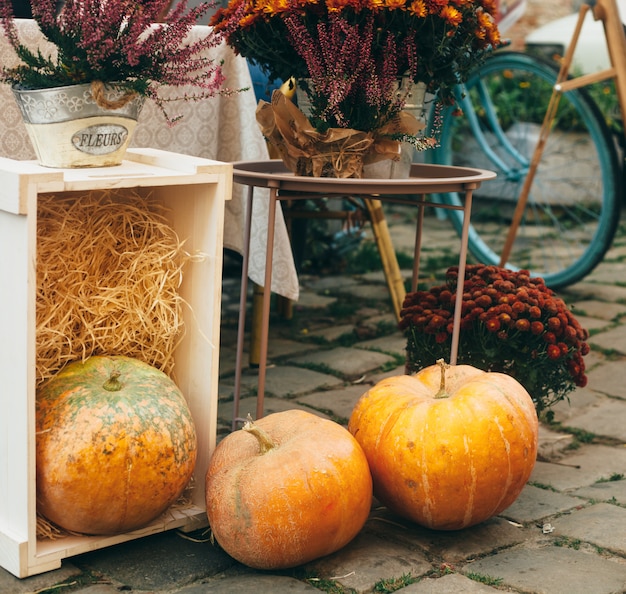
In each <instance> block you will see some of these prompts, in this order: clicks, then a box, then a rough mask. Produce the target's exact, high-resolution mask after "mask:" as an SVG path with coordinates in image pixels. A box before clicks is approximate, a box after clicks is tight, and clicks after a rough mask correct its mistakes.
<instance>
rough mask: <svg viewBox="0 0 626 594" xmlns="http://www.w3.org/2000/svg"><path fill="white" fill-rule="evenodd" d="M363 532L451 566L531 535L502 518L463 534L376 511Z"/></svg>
mask: <svg viewBox="0 0 626 594" xmlns="http://www.w3.org/2000/svg"><path fill="white" fill-rule="evenodd" d="M365 531H366V532H372V533H374V534H376V535H378V536H380V537H382V538H385V539H386V540H389V541H394V542H401V543H406V544H407V545H409V546H410V547H415V548H417V549H419V550H422V551H428V554H429V556H430V557H431V558H433V559H439V560H440V561H441V562H446V563H452V564H457V563H462V562H464V561H466V560H468V559H474V558H476V557H481V556H483V555H488V554H491V553H493V552H494V551H496V550H498V549H501V548H504V547H510V546H513V545H515V544H519V543H521V542H524V540H525V539H527V538H529V535H531V534H533V532H532V531H530V532H529V531H528V530H526V529H524V528H522V527H520V526H514V525H513V524H511V522H509V521H508V520H506V519H504V518H491V519H489V520H487V521H485V522H483V523H482V524H479V525H477V526H472V527H470V528H466V529H465V530H458V531H450V532H445V531H437V530H429V529H428V528H423V527H421V526H418V525H417V524H414V523H412V522H409V521H408V520H404V519H402V518H399V517H398V516H396V515H394V514H392V513H391V512H389V511H388V510H387V509H385V508H381V509H378V510H375V513H373V514H372V515H371V516H370V518H369V520H368V521H367V524H366V525H365Z"/></svg>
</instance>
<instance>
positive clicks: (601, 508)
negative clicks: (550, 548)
mask: <svg viewBox="0 0 626 594" xmlns="http://www.w3.org/2000/svg"><path fill="white" fill-rule="evenodd" d="M552 525H553V526H554V528H555V534H560V535H564V536H567V537H569V538H577V539H579V540H582V541H584V542H590V543H592V544H594V545H597V546H599V547H602V548H603V549H608V550H610V551H612V552H614V553H618V554H620V555H624V554H626V509H624V508H623V507H619V506H617V505H611V504H609V503H598V504H596V505H592V506H591V507H586V508H584V509H581V510H578V511H574V512H572V513H570V514H568V515H564V516H561V517H559V518H556V519H555V520H554V521H553V522H552Z"/></svg>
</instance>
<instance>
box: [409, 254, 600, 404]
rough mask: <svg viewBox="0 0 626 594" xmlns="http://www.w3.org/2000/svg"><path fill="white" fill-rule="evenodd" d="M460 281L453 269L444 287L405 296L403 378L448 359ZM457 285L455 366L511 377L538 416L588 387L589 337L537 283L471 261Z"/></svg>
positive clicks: (522, 273)
mask: <svg viewBox="0 0 626 594" xmlns="http://www.w3.org/2000/svg"><path fill="white" fill-rule="evenodd" d="M458 280H459V279H458V267H452V268H449V269H448V271H447V273H446V283H445V284H444V285H441V286H437V287H433V288H432V289H430V290H429V291H415V292H413V293H408V294H407V296H406V298H405V301H404V304H403V308H402V311H401V321H400V328H401V329H402V330H403V331H404V333H405V336H406V337H407V361H406V370H407V373H414V372H416V371H419V370H420V369H422V368H423V367H426V366H429V365H432V364H434V363H435V362H436V361H437V360H438V359H442V358H443V359H446V360H447V359H449V356H450V346H451V342H452V325H453V315H454V306H455V302H456V287H457V282H458ZM463 282H464V284H463V300H462V302H461V332H460V339H459V351H458V357H457V362H458V363H459V364H467V365H473V366H474V367H477V368H479V369H483V370H486V371H499V372H502V373H507V374H509V375H511V376H513V377H514V378H515V379H517V381H519V382H520V383H521V384H522V385H523V386H524V387H525V388H526V390H527V391H528V393H529V394H530V395H531V397H532V399H533V401H534V402H535V406H536V408H537V411H538V412H541V411H544V410H546V409H549V407H550V406H552V405H553V404H555V403H556V402H558V401H560V400H563V399H564V398H566V397H567V394H568V393H569V392H571V391H572V390H573V389H574V388H575V387H576V386H581V387H582V386H585V385H586V384H587V376H586V375H585V363H584V360H583V357H584V356H585V355H586V354H587V353H588V352H589V346H588V344H587V343H586V342H585V341H586V340H587V338H588V336H589V335H588V332H587V331H586V330H585V329H584V328H582V327H581V325H580V323H579V322H578V321H577V320H576V318H575V317H574V315H573V314H572V312H571V311H570V310H569V308H568V307H567V305H566V304H565V302H564V301H563V300H562V299H560V298H559V297H557V296H556V295H555V294H554V292H553V291H552V290H551V289H549V288H548V287H547V286H546V285H545V283H544V281H543V279H541V278H533V277H531V276H530V275H529V273H528V271H527V270H519V271H511V270H507V269H504V268H498V267H496V266H485V265H481V264H477V265H469V266H467V268H466V273H465V279H464V281H463ZM548 416H551V414H550V412H549V411H548Z"/></svg>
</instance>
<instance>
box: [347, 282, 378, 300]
mask: <svg viewBox="0 0 626 594" xmlns="http://www.w3.org/2000/svg"><path fill="white" fill-rule="evenodd" d="M335 292H336V293H337V294H339V295H341V296H343V297H351V296H354V297H357V298H358V299H359V300H362V301H385V300H389V289H388V288H387V287H386V286H385V285H379V284H375V285H346V286H344V287H337V288H336V289H335Z"/></svg>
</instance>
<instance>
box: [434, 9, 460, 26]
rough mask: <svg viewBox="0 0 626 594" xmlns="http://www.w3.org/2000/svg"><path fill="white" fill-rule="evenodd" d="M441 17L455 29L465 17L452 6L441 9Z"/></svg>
mask: <svg viewBox="0 0 626 594" xmlns="http://www.w3.org/2000/svg"><path fill="white" fill-rule="evenodd" d="M440 16H441V18H442V19H444V20H445V21H446V22H447V23H448V24H450V25H452V26H453V27H458V26H459V25H460V24H461V23H462V22H463V15H462V14H461V13H460V12H459V11H458V10H457V9H456V8H453V7H452V6H444V7H443V8H442V9H441V13H440Z"/></svg>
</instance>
